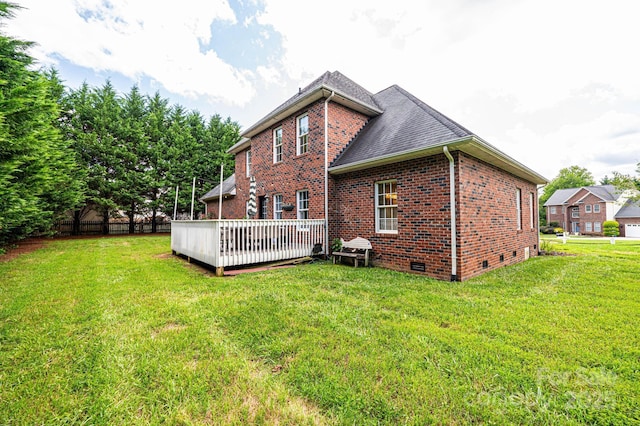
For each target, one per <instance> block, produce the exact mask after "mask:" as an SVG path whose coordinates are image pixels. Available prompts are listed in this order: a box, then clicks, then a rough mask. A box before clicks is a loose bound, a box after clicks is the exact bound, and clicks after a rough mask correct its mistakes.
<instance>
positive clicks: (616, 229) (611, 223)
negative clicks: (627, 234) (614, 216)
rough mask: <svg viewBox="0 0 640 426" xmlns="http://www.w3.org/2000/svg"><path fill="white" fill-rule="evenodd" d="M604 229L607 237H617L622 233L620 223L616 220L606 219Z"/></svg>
mask: <svg viewBox="0 0 640 426" xmlns="http://www.w3.org/2000/svg"><path fill="white" fill-rule="evenodd" d="M602 231H603V233H604V235H605V236H607V237H617V236H618V235H620V225H619V224H618V222H616V221H615V220H606V221H605V222H604V223H603V224H602Z"/></svg>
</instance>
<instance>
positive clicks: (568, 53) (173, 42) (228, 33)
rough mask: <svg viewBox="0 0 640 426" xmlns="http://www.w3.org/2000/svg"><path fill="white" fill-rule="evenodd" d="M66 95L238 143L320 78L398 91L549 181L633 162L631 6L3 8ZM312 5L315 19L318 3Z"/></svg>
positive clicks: (630, 167)
mask: <svg viewBox="0 0 640 426" xmlns="http://www.w3.org/2000/svg"><path fill="white" fill-rule="evenodd" d="M17 3H18V4H19V5H21V6H22V7H23V8H24V9H23V10H21V11H19V12H18V13H17V16H16V18H15V19H13V20H11V21H8V22H7V24H6V25H5V27H4V28H3V29H2V30H3V31H4V32H5V33H8V34H10V35H12V36H15V37H18V38H21V39H24V40H30V41H34V42H36V43H37V45H36V46H35V47H34V48H33V49H32V51H31V54H32V55H33V56H34V57H35V58H36V59H37V60H38V61H39V64H41V65H44V66H54V67H55V68H57V69H58V70H59V71H60V74H61V76H62V78H63V79H64V80H65V82H66V84H67V85H68V86H69V87H77V86H78V85H79V84H81V83H82V82H83V81H87V82H88V83H89V84H91V85H102V84H103V83H104V82H105V80H106V79H110V80H111V81H112V83H113V84H114V85H115V87H116V88H117V89H118V90H119V91H121V92H127V91H128V90H129V89H130V88H131V87H132V86H133V85H134V84H137V85H138V86H139V87H140V88H141V90H142V91H143V92H145V93H148V94H153V93H154V92H156V91H159V92H160V94H161V95H162V96H164V97H166V98H168V99H169V100H170V101H171V103H174V104H181V105H183V106H184V107H186V108H188V109H196V110H198V111H200V112H201V113H202V114H203V115H204V116H205V117H208V116H211V115H213V114H220V115H221V116H223V117H231V119H232V120H235V121H237V122H238V123H240V125H241V126H242V127H243V128H247V127H249V126H251V125H252V124H253V123H254V122H255V121H257V120H258V119H260V118H261V117H263V116H264V115H266V114H267V113H268V112H269V111H270V110H271V109H273V108H274V107H276V106H277V105H279V104H280V103H282V102H283V101H284V100H286V99H287V98H289V97H290V96H292V95H293V94H294V93H295V92H296V91H297V89H298V87H301V86H305V85H306V84H308V83H309V82H310V81H312V80H313V79H315V78H316V77H318V76H319V75H320V74H322V73H323V72H325V71H334V70H339V71H341V72H342V73H343V74H345V75H346V76H348V77H350V78H351V79H353V80H354V81H356V82H357V83H359V84H361V85H362V86H363V87H365V88H366V89H368V90H370V91H371V92H374V93H375V92H378V91H380V90H382V89H385V88H386V87H388V86H390V85H392V84H398V85H400V86H401V87H403V88H404V89H406V90H408V91H409V92H411V93H413V94H414V95H416V96H417V97H418V98H420V99H422V100H423V101H425V102H426V103H428V104H429V105H431V106H432V107H434V108H436V109H438V110H440V111H441V112H443V113H444V114H446V115H448V116H449V117H450V118H452V119H454V120H455V121H457V122H459V123H460V124H462V125H463V126H465V127H467V128H468V129H470V130H471V131H473V132H475V133H476V134H477V135H479V136H480V137H482V138H483V139H485V140H486V141H487V142H489V143H491V144H492V145H494V146H496V147H497V148H499V149H500V150H502V151H504V152H505V153H507V154H508V155H511V156H512V157H514V158H515V159H516V160H518V161H520V162H522V163H524V164H525V165H527V166H528V167H530V168H532V169H533V170H535V171H537V172H539V173H541V174H542V175H544V176H546V177H547V178H553V177H554V176H555V175H556V174H557V173H558V171H559V169H560V168H562V167H567V166H570V165H574V164H576V165H580V166H582V167H586V168H588V169H589V170H590V171H591V172H592V173H593V174H594V175H595V177H596V178H597V179H599V178H601V177H602V176H604V175H605V174H609V175H610V174H611V171H613V170H618V171H620V172H623V173H633V172H634V170H635V164H636V163H637V162H640V79H639V78H638V76H639V75H640V58H639V57H638V55H637V42H638V40H640V30H639V29H638V28H639V27H640V26H638V25H637V23H636V20H637V16H640V3H639V2H637V1H633V0H624V1H623V0H610V1H608V2H601V1H591V0H584V1H578V0H564V1H561V2H558V1H547V0H484V1H480V0H449V1H446V2H445V1H435V0H425V1H421V2H417V1H409V0H396V1H393V2H389V1H381V0H367V1H364V0H353V1H349V2H345V1H339V0H324V1H323V2H322V3H321V7H319V8H312V7H311V6H310V4H307V3H300V2H290V1H285V0H206V1H205V0H182V1H181V2H179V3H175V2H169V1H166V0H155V1H152V0H135V1H134V0H130V1H126V0H56V1H52V0H48V1H43V0H17ZM316 5H317V3H316Z"/></svg>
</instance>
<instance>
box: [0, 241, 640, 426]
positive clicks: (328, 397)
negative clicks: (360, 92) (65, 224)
mask: <svg viewBox="0 0 640 426" xmlns="http://www.w3.org/2000/svg"><path fill="white" fill-rule="evenodd" d="M168 245H169V241H168V238H166V237H135V238H109V239H94V240H91V239H89V240H66V241H57V242H55V243H51V244H49V245H48V246H47V247H46V248H45V249H43V250H41V251H39V252H36V253H32V254H30V255H25V256H22V257H19V258H17V259H15V260H13V261H11V262H8V263H3V264H1V263H0V273H1V274H2V276H3V277H6V279H4V278H3V283H2V285H1V287H2V295H1V296H0V319H1V321H2V322H1V324H0V327H1V329H0V330H1V333H2V334H1V336H2V340H1V341H2V347H1V349H0V362H1V363H2V370H0V371H1V372H0V375H1V376H0V377H1V380H2V388H1V389H0V397H1V398H2V400H3V401H12V402H11V403H8V404H4V403H3V404H2V407H0V418H2V419H10V420H13V421H14V422H15V423H24V422H30V423H42V422H45V423H46V422H54V421H60V420H69V421H72V422H89V423H95V424H107V423H121V422H124V423H130V424H131V423H132V424H147V423H158V422H161V421H167V422H170V423H185V424H199V423H212V424H219V423H231V424H233V423H236V424H240V423H246V422H249V423H284V424H300V423H310V424H324V423H328V424H346V423H349V424H378V423H387V424H397V423H410V424H424V423H447V424H450V423H455V424H460V423H470V422H480V423H488V424H524V423H527V424H552V423H553V424H581V423H603V424H604V423H606V424H610V423H614V424H615V423H619V424H629V423H631V424H632V423H634V422H638V421H640V408H639V403H638V401H639V400H640V385H639V383H640V377H639V376H638V375H639V371H638V361H639V360H640V352H639V349H638V348H640V340H639V337H638V333H637V330H638V329H639V326H640V318H639V312H640V294H639V292H640V288H639V287H640V286H639V284H638V279H637V277H638V272H639V271H638V262H637V261H638V258H639V256H640V242H636V244H634V243H623V242H619V243H618V244H617V245H616V247H615V248H612V247H610V244H608V242H606V243H600V244H591V245H589V246H588V247H587V246H584V245H572V244H571V243H569V244H567V245H559V244H558V245H557V246H558V247H556V244H554V248H556V249H558V250H565V251H566V250H568V251H573V252H575V253H578V254H579V256H556V257H539V258H533V259H531V260H529V261H528V262H525V263H522V264H518V265H514V266H511V267H507V268H502V269H499V270H496V271H493V272H490V273H488V274H486V275H483V276H481V277H478V278H476V279H473V280H470V281H467V282H464V283H449V282H441V281H435V280H432V279H426V278H423V277H420V276H416V275H409V274H402V273H396V272H392V271H388V270H383V269H380V268H357V269H355V268H352V267H347V266H339V265H330V264H324V263H315V264H310V265H304V266H300V267H296V268H291V269H281V270H273V271H267V272H261V273H255V274H244V275H238V276H236V277H233V278H229V277H226V278H216V277H212V276H211V274H205V273H203V272H202V271H201V270H200V269H198V268H195V267H193V266H192V265H188V264H187V263H186V262H185V261H184V260H180V259H177V258H174V257H171V256H168V255H167V253H168V252H169V247H168Z"/></svg>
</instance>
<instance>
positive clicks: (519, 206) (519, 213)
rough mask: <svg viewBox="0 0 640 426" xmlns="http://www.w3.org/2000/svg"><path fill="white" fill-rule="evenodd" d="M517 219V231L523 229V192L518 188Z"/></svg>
mask: <svg viewBox="0 0 640 426" xmlns="http://www.w3.org/2000/svg"><path fill="white" fill-rule="evenodd" d="M516 217H517V219H516V220H517V224H518V228H517V229H522V190H521V189H520V188H516Z"/></svg>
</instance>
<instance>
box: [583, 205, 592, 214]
mask: <svg viewBox="0 0 640 426" xmlns="http://www.w3.org/2000/svg"><path fill="white" fill-rule="evenodd" d="M584 212H585V213H591V204H585V205H584Z"/></svg>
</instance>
